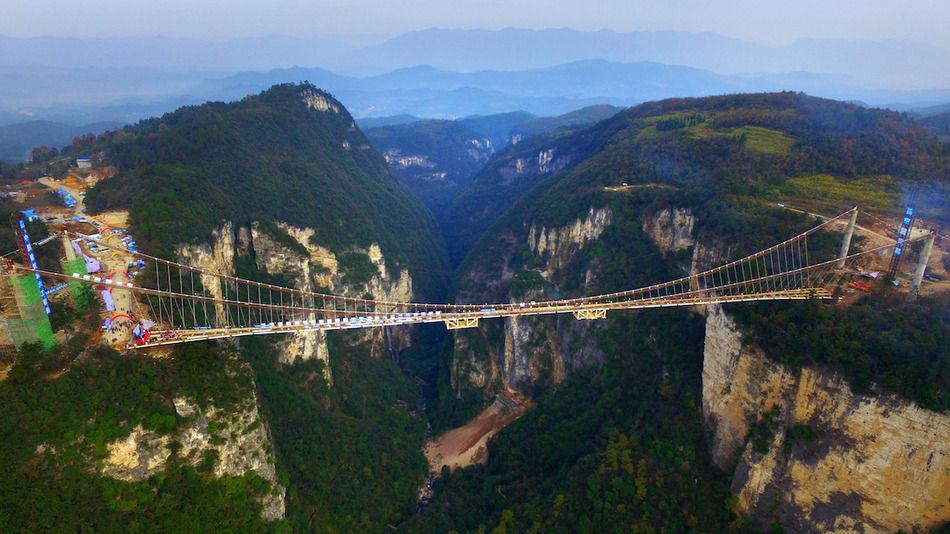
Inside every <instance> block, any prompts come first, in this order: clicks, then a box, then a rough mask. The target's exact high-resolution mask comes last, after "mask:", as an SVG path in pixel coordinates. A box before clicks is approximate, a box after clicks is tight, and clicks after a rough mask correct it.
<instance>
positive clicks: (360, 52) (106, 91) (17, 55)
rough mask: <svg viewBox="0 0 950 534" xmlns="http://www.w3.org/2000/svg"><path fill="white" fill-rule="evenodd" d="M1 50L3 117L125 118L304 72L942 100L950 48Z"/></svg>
mask: <svg viewBox="0 0 950 534" xmlns="http://www.w3.org/2000/svg"><path fill="white" fill-rule="evenodd" d="M0 49H2V50H3V54H2V55H0V95H2V96H0V125H3V124H12V123H18V122H24V121H31V120H38V119H43V120H50V121H58V122H63V123H67V124H71V125H77V124H87V123H93V122H100V121H111V122H122V123H132V122H136V121H138V120H141V119H144V118H148V117H152V116H157V115H160V114H162V113H165V112H168V111H172V110H174V109H177V108H178V107H181V106H184V105H197V104H201V103H203V102H206V101H209V100H222V101H232V100H237V99H240V98H243V97H244V96H245V95H248V94H256V93H259V92H260V91H262V90H265V89H267V88H268V87H271V86H272V85H274V84H277V83H285V82H300V81H304V80H306V81H309V82H311V83H313V84H314V85H316V86H318V87H321V88H323V89H326V90H328V91H330V92H332V93H333V94H334V96H336V97H337V98H338V99H339V100H340V101H341V102H343V104H344V105H345V106H346V107H347V109H349V110H350V111H351V113H353V115H354V117H356V118H367V117H386V116H393V115H401V114H405V115H412V116H415V117H424V118H448V119H455V118H459V117H465V116H469V115H476V114H477V115H492V114H498V113H505V112H512V111H517V110H524V111H527V112H529V113H532V114H535V115H539V116H553V115H560V114H563V113H566V112H569V111H572V110H576V109H580V108H583V107H587V106H591V105H596V104H609V105H613V106H632V105H636V104H639V103H642V102H644V101H650V100H657V99H662V98H667V97H701V96H707V95H717V94H729V93H747V92H772V91H794V92H804V93H808V94H811V95H815V96H822V97H827V98H833V99H836V100H844V101H853V102H861V103H864V104H867V105H870V106H887V107H891V108H893V109H900V110H911V109H915V108H923V107H926V106H937V105H940V104H943V103H946V102H950V51H948V50H945V49H942V48H938V47H933V46H930V45H926V44H921V43H916V42H908V41H899V42H898V41H881V42H876V41H875V42H872V41H842V40H800V41H796V42H795V43H792V44H790V45H787V46H765V45H759V44H755V43H750V42H746V41H740V40H736V39H730V38H727V37H723V36H721V35H717V34H714V33H689V32H675V31H665V32H629V33H618V32H613V31H598V32H582V31H577V30H571V29H557V30H522V29H505V30H500V31H488V30H442V29H431V30H424V31H416V32H411V33H407V34H404V35H401V36H398V37H395V38H393V39H389V40H387V41H385V42H381V43H378V44H374V45H371V46H367V47H363V48H357V47H353V46H348V45H345V44H343V43H340V42H336V41H330V40H321V39H300V38H289V37H266V38H259V39H239V40H231V41H224V42H214V43H211V42H203V41H198V40H193V39H190V40H189V39H171V38H140V39H122V38H95V39H73V38H29V39H26V38H11V37H0ZM300 65H303V66H304V67H301V66H300Z"/></svg>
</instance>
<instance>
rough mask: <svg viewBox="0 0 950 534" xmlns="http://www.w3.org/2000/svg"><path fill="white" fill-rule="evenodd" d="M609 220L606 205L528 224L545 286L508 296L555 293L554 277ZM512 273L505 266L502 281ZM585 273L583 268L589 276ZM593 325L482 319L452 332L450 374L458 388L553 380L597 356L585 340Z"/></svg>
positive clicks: (492, 388) (519, 299)
mask: <svg viewBox="0 0 950 534" xmlns="http://www.w3.org/2000/svg"><path fill="white" fill-rule="evenodd" d="M612 221H613V212H612V211H611V210H610V209H609V208H600V209H595V208H593V207H591V208H590V209H589V210H588V212H587V214H586V216H585V217H584V219H580V218H578V219H576V220H575V221H574V222H573V223H572V224H568V225H565V226H560V227H551V228H548V227H546V226H542V225H537V224H532V225H531V226H530V227H529V228H528V235H527V243H526V244H527V246H528V250H530V252H531V254H532V255H533V256H534V258H535V260H536V261H535V263H536V264H539V265H540V267H539V268H538V269H537V272H538V273H539V274H540V275H541V277H542V278H543V280H544V286H545V287H544V288H535V289H531V290H530V291H528V292H527V293H525V294H521V295H510V294H509V295H508V297H507V298H508V301H509V302H522V301H531V300H543V299H545V298H548V297H549V296H550V295H552V294H559V293H560V289H559V288H558V287H557V284H556V282H555V278H556V275H557V273H558V272H559V271H560V270H561V269H562V268H563V267H564V266H566V265H568V264H569V263H570V262H571V261H572V260H573V259H574V257H575V255H576V254H577V253H578V252H579V251H580V250H581V249H583V248H584V247H585V246H586V245H588V244H590V243H591V242H593V241H595V240H597V239H598V238H599V237H600V236H601V235H602V234H603V232H604V230H605V228H607V226H608V225H610V224H611V222H612ZM516 274H517V273H515V272H513V271H512V270H510V269H505V270H504V271H503V273H502V275H501V280H500V281H501V282H503V283H505V284H507V283H509V282H510V281H511V280H512V278H513V277H514V276H515V275H516ZM589 278H590V275H589V273H588V279H589ZM593 328H596V326H595V325H591V324H584V323H578V321H576V320H575V319H574V318H573V317H570V316H563V317H554V316H544V317H511V318H508V319H505V320H504V322H503V323H497V324H496V323H492V324H485V325H483V326H482V327H480V328H479V329H478V330H477V331H474V332H472V331H470V332H461V333H457V335H456V337H455V354H454V361H453V373H452V380H453V386H454V387H455V389H456V391H458V390H459V389H463V388H474V389H478V390H488V392H490V393H494V392H496V391H497V390H499V389H501V388H502V387H507V388H512V389H515V390H519V391H520V390H523V389H524V388H525V387H526V386H530V385H531V384H537V383H540V384H549V385H553V384H557V383H559V382H561V381H562V380H564V378H565V377H566V376H567V373H568V372H569V370H570V369H572V368H576V367H583V366H585V365H589V364H590V363H591V362H593V361H596V360H598V359H599V358H600V354H599V352H598V350H597V349H596V343H593V342H587V341H589V340H588V339H587V336H588V335H589V334H590V333H591V332H592V331H593Z"/></svg>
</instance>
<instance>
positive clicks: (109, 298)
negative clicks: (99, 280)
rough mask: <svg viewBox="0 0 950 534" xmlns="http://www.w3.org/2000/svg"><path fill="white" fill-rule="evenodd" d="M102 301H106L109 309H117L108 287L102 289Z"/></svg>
mask: <svg viewBox="0 0 950 534" xmlns="http://www.w3.org/2000/svg"><path fill="white" fill-rule="evenodd" d="M102 302H105V304H106V309H107V310H109V311H114V310H115V302H113V301H112V293H109V290H108V289H103V290H102Z"/></svg>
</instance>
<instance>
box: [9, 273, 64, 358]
mask: <svg viewBox="0 0 950 534" xmlns="http://www.w3.org/2000/svg"><path fill="white" fill-rule="evenodd" d="M5 278H6V283H4V284H3V295H2V301H3V316H4V318H5V319H6V322H7V327H8V328H9V329H10V335H11V336H12V337H13V343H14V344H15V345H16V346H17V347H19V346H20V345H22V344H24V343H36V342H37V341H38V342H40V343H42V344H43V347H45V348H47V349H49V348H52V347H54V346H55V345H56V338H55V337H54V336H53V328H52V326H51V325H50V322H49V316H48V315H46V307H45V305H44V303H43V295H42V294H41V293H40V287H39V284H38V283H37V281H36V277H35V276H34V275H33V273H27V274H25V275H20V276H17V275H15V274H8V275H6V276H5Z"/></svg>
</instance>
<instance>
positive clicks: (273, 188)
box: [82, 84, 448, 292]
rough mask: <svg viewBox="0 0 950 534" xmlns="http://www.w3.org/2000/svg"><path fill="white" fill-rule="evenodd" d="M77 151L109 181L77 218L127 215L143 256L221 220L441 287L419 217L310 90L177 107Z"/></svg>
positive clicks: (426, 226) (342, 112)
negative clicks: (294, 230) (364, 253)
mask: <svg viewBox="0 0 950 534" xmlns="http://www.w3.org/2000/svg"><path fill="white" fill-rule="evenodd" d="M82 150H83V151H85V152H87V153H90V154H91V153H97V152H100V151H104V152H105V153H106V154H108V157H109V158H110V161H112V162H114V165H115V166H116V167H118V168H119V170H120V173H119V174H118V175H117V176H116V177H115V178H112V179H109V180H105V181H103V182H102V184H100V186H99V187H97V188H96V189H94V190H93V191H91V192H90V193H89V196H88V197H87V204H88V206H89V208H90V209H91V210H98V211H101V210H109V209H130V210H131V212H132V218H131V222H130V224H131V230H132V232H133V234H134V235H136V236H137V238H138V239H141V240H143V241H144V242H146V243H148V244H150V245H152V246H153V247H155V248H158V249H161V250H166V251H167V250H172V249H173V247H174V245H177V244H179V243H190V242H194V243H199V242H210V241H211V239H212V234H211V232H212V230H213V229H214V228H216V227H217V226H218V225H220V224H221V223H222V222H223V221H225V220H229V221H233V222H234V223H236V224H237V225H239V226H240V225H246V224H249V223H250V222H252V221H255V220H271V221H280V222H283V223H287V224H290V225H292V226H296V227H299V228H313V229H314V232H315V233H314V236H313V237H312V238H311V240H312V241H313V242H314V243H319V244H321V245H322V246H325V247H327V248H329V249H330V250H331V251H334V252H342V251H344V250H346V248H347V247H350V246H352V245H359V246H363V247H366V246H369V245H370V244H371V243H373V242H377V243H379V246H380V247H381V249H382V250H383V252H384V254H385V255H386V256H387V257H388V258H390V260H391V261H393V262H394V264H391V265H390V267H391V268H394V269H395V268H397V267H398V266H400V265H405V266H411V267H412V268H415V269H422V270H424V272H427V273H431V274H430V275H429V276H423V277H421V278H420V280H419V282H420V283H421V287H423V288H425V287H427V286H428V289H429V290H430V291H435V292H437V291H438V287H440V286H444V284H445V280H446V277H447V275H448V273H447V271H446V269H445V263H444V259H443V258H444V253H443V252H442V248H441V242H440V240H439V239H438V238H436V237H435V236H437V235H438V228H437V226H436V224H435V221H434V220H433V219H432V217H431V215H430V214H429V213H428V212H427V211H426V210H425V208H424V207H422V206H421V204H420V203H419V202H418V201H417V200H416V199H415V198H414V197H413V196H412V195H411V194H409V192H408V191H407V190H406V189H405V188H404V187H403V186H401V185H399V184H398V182H397V181H396V180H395V179H394V178H393V177H392V176H391V175H390V174H389V172H388V170H387V167H386V162H385V160H384V159H383V158H382V157H381V155H380V154H379V153H378V152H377V151H375V150H373V148H372V147H371V146H370V144H369V141H368V140H367V139H366V137H365V136H364V135H363V134H362V132H360V131H359V129H357V128H356V126H355V125H354V123H353V119H352V117H351V116H350V115H349V113H348V112H347V111H346V109H345V108H344V107H343V106H342V105H341V104H340V103H339V102H337V101H336V100H333V98H332V97H331V96H330V95H328V94H326V93H324V92H322V91H320V90H318V89H316V88H314V87H312V86H309V85H303V86H298V85H292V84H286V85H279V86H275V87H274V88H272V89H270V90H268V91H266V92H264V93H261V94H260V95H257V96H252V97H248V98H246V99H244V100H242V101H238V102H233V103H230V104H225V103H209V104H204V105H202V106H194V107H186V108H182V109H180V110H178V111H176V112H174V113H169V114H167V115H164V116H162V117H160V118H156V119H150V120H147V121H143V122H141V123H139V124H137V125H135V126H134V127H132V128H128V129H126V130H123V131H120V132H116V133H112V132H108V133H107V134H105V135H103V136H102V137H100V138H99V139H97V140H96V141H95V142H94V143H93V144H91V145H90V146H88V147H83V149H82ZM430 278H431V280H432V283H431V284H430V283H429V282H428V281H427V280H429V279H430Z"/></svg>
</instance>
